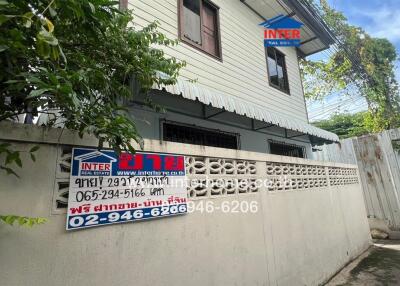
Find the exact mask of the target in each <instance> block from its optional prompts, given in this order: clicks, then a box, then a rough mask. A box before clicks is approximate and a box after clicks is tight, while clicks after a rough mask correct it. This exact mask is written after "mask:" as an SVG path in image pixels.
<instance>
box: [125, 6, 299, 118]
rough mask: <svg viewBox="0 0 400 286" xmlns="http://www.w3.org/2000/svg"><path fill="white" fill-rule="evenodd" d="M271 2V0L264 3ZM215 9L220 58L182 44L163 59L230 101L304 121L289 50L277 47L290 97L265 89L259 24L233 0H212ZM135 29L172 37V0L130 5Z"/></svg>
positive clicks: (174, 15)
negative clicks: (156, 27) (154, 26)
mask: <svg viewBox="0 0 400 286" xmlns="http://www.w3.org/2000/svg"><path fill="white" fill-rule="evenodd" d="M270 1H273V0H270ZM213 3H215V4H216V5H218V6H219V7H220V10H219V11H220V12H219V13H220V27H221V31H220V33H221V45H222V59H223V61H222V62H221V61H219V60H216V59H214V58H212V57H210V56H208V55H206V54H204V53H203V52H201V51H198V50H197V49H195V48H192V47H190V46H189V45H187V44H185V43H182V42H181V43H180V44H179V45H178V46H176V47H173V48H165V52H166V54H167V56H173V57H176V58H177V59H180V60H185V61H186V62H187V66H186V67H185V68H183V70H182V71H181V76H182V78H186V79H197V80H198V82H197V83H198V84H199V85H202V86H205V87H207V88H209V89H215V90H217V91H220V92H223V93H225V94H227V95H230V96H235V97H239V98H243V99H245V100H248V101H249V102H252V103H255V104H257V105H259V106H264V107H265V108H266V109H268V110H272V111H275V112H278V113H281V114H283V115H286V116H289V117H291V118H293V120H297V121H301V122H307V113H306V108H305V104H304V97H303V89H302V84H301V79H300V73H299V67H298V60H297V55H296V50H295V49H294V48H279V49H280V50H281V51H282V52H283V53H284V54H285V55H286V65H287V71H288V79H289V85H290V95H288V94H286V93H284V92H281V91H279V90H277V89H275V88H273V87H270V86H269V83H268V76H267V75H268V73H267V66H266V58H265V51H264V45H263V28H262V27H260V26H258V24H259V23H261V22H262V19H261V18H260V17H259V16H257V15H256V14H255V13H254V12H252V11H251V10H250V9H249V8H248V7H246V6H245V5H244V4H243V3H241V2H240V1H238V0H215V1H213ZM129 8H130V9H133V10H134V14H135V19H134V22H135V24H136V25H137V27H138V28H140V27H143V26H146V25H147V24H149V23H150V22H153V21H155V20H158V21H159V22H160V24H161V27H160V31H161V32H163V33H165V35H166V36H168V37H169V38H172V39H176V38H178V14H177V13H178V12H177V11H178V8H177V0H146V1H143V0H142V1H130V5H129Z"/></svg>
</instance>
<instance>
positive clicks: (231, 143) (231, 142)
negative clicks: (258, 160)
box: [162, 122, 239, 149]
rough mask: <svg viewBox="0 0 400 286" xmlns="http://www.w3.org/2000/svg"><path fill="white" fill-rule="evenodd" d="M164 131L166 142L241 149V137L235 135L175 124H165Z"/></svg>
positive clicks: (163, 136)
mask: <svg viewBox="0 0 400 286" xmlns="http://www.w3.org/2000/svg"><path fill="white" fill-rule="evenodd" d="M162 131H163V135H162V138H163V140H165V141H171V142H179V143H186V144H194V145H205V146H213V147H220V148H227V149H239V135H238V134H235V133H228V132H223V131H219V130H215V129H208V128H203V127H198V126H191V125H185V124H180V123H175V122H163V125H162Z"/></svg>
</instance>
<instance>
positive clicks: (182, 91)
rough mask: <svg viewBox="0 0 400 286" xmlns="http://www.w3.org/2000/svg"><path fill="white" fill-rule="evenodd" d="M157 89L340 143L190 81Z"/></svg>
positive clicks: (322, 132) (330, 135) (334, 137)
mask: <svg viewBox="0 0 400 286" xmlns="http://www.w3.org/2000/svg"><path fill="white" fill-rule="evenodd" d="M157 89H160V90H165V91H167V92H169V93H171V94H176V95H181V96H183V97H184V98H187V99H191V100H199V101H200V102H201V103H204V104H206V105H211V106H213V107H216V108H220V109H224V110H226V111H229V112H234V113H236V114H239V115H243V116H246V117H249V118H253V119H257V120H260V121H264V122H266V123H271V124H274V125H276V126H279V127H282V128H286V129H289V130H293V131H297V132H300V133H304V134H308V135H311V136H315V137H317V138H321V139H324V140H325V141H331V142H337V141H339V137H338V136H337V135H336V134H334V133H331V132H328V131H326V130H323V129H320V128H317V127H315V126H313V125H311V124H308V123H304V122H298V121H296V120H293V119H291V118H288V117H286V116H284V115H282V114H277V113H275V112H272V111H270V110H267V109H266V108H265V107H260V106H258V105H256V104H254V103H250V102H248V101H245V100H243V99H241V98H238V97H235V96H231V95H230V96H228V95H225V94H223V93H221V92H219V91H214V90H210V89H208V88H206V87H203V86H200V85H198V84H194V83H191V82H189V81H185V80H178V82H177V83H176V84H175V85H168V86H163V87H160V88H157Z"/></svg>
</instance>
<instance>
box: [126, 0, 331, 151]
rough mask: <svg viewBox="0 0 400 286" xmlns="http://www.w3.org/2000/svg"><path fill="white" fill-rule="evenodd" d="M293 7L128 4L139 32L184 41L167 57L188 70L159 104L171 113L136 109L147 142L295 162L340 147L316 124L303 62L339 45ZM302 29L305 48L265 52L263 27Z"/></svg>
mask: <svg viewBox="0 0 400 286" xmlns="http://www.w3.org/2000/svg"><path fill="white" fill-rule="evenodd" d="M302 2H303V1H291V0H246V1H245V0H241V1H239V0H212V1H209V0H146V1H122V2H121V5H122V6H125V8H128V9H133V11H134V14H135V19H134V23H135V25H137V26H138V28H140V27H142V26H146V25H147V24H149V23H151V22H153V21H155V20H157V21H158V22H159V23H160V31H161V32H163V33H164V34H165V35H166V36H167V37H169V38H172V39H175V38H178V39H179V40H180V44H179V45H178V46H176V47H173V48H166V49H165V53H166V55H167V56H172V57H175V58H177V59H179V60H184V61H186V62H187V66H186V67H185V68H183V70H182V71H181V77H180V79H179V81H178V83H177V84H176V85H174V86H168V87H166V88H160V89H158V90H157V89H155V90H154V91H153V92H152V98H153V100H154V102H155V103H157V104H160V105H162V106H164V107H165V108H166V110H167V112H166V113H156V112H154V111H152V110H150V109H146V108H145V107H144V106H143V104H142V102H141V100H140V99H138V100H136V101H135V102H133V103H132V110H133V114H135V117H136V121H137V124H138V129H139V132H140V133H141V134H142V136H143V137H144V138H148V139H157V140H161V141H174V142H181V143H187V144H197V145H208V146H215V147H222V148H230V149H241V150H247V151H255V152H262V153H272V154H279V155H286V156H295V157H310V152H311V146H312V145H315V144H321V143H325V142H328V143H329V142H334V141H337V140H338V137H337V136H336V135H335V134H332V133H329V132H327V131H324V130H321V129H318V128H316V127H314V126H312V125H310V124H309V122H308V118H307V109H306V106H305V100H304V94H303V87H302V82H301V77H300V70H299V63H298V61H299V58H301V57H305V56H308V55H311V54H313V53H317V52H319V51H322V50H324V49H327V48H328V47H329V45H330V44H331V43H332V42H333V39H332V38H331V36H330V33H329V31H327V30H326V28H325V27H324V25H323V23H321V22H320V21H318V20H316V17H315V12H314V11H313V10H312V9H311V8H310V7H309V6H308V5H306V3H302ZM280 14H282V15H287V16H289V17H292V18H293V19H296V20H297V21H300V22H301V23H303V24H304V25H303V26H302V28H301V45H300V47H277V48H272V47H271V48H265V47H264V43H263V41H264V38H263V30H264V28H263V27H262V26H260V25H259V24H260V23H262V22H263V21H265V20H266V19H270V18H273V17H275V16H277V15H280Z"/></svg>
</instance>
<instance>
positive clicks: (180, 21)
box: [178, 0, 222, 62]
mask: <svg viewBox="0 0 400 286" xmlns="http://www.w3.org/2000/svg"><path fill="white" fill-rule="evenodd" d="M199 1H200V35H201V37H203V2H206V3H207V4H208V5H210V6H211V7H212V8H213V9H215V11H216V18H217V27H216V28H217V45H218V47H217V51H218V55H213V54H211V53H209V52H207V51H206V50H204V48H203V46H202V45H199V44H197V43H195V42H193V41H190V40H189V39H186V38H185V37H184V27H183V0H178V34H179V39H180V40H181V41H182V42H184V43H185V44H187V45H189V46H191V47H193V48H195V49H197V50H199V51H201V52H203V53H205V54H206V55H208V56H210V57H213V58H214V59H217V60H219V61H221V62H222V46H221V28H220V27H221V26H220V22H219V7H218V6H217V5H215V4H214V3H213V2H211V1H209V0H199ZM203 42H204V41H203V40H202V43H203Z"/></svg>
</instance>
